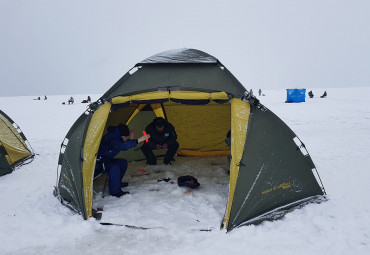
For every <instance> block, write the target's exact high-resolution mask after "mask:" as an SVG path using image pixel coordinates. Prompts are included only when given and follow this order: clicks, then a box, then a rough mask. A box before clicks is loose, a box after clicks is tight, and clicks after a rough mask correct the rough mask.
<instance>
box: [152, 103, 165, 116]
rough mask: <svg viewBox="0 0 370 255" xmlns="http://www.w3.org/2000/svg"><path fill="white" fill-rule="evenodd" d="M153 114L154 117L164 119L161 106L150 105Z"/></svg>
mask: <svg viewBox="0 0 370 255" xmlns="http://www.w3.org/2000/svg"><path fill="white" fill-rule="evenodd" d="M150 106H151V107H152V109H153V111H154V113H155V116H157V117H162V118H164V113H163V109H162V105H161V104H151V105H150Z"/></svg>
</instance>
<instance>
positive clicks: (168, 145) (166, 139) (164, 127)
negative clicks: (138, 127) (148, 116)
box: [141, 117, 179, 165]
mask: <svg viewBox="0 0 370 255" xmlns="http://www.w3.org/2000/svg"><path fill="white" fill-rule="evenodd" d="M145 131H146V133H147V134H150V139H149V141H148V142H147V143H144V144H143V146H141V150H142V152H143V153H144V156H145V158H146V161H147V164H149V165H156V164H157V159H156V157H155V155H154V153H153V150H156V149H167V152H166V155H165V156H164V159H163V163H164V164H166V165H170V164H171V161H175V159H174V158H173V157H174V156H175V154H176V151H177V149H178V148H179V144H178V142H177V141H176V140H177V134H176V131H175V128H174V127H173V126H172V124H171V123H169V122H168V121H167V120H165V119H164V118H162V117H158V118H155V119H154V120H153V122H152V123H150V124H149V125H148V126H147V127H146V128H145Z"/></svg>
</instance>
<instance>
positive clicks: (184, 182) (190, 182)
mask: <svg viewBox="0 0 370 255" xmlns="http://www.w3.org/2000/svg"><path fill="white" fill-rule="evenodd" d="M177 184H178V185H179V186H180V187H189V188H192V189H196V188H198V187H199V186H200V184H199V182H198V180H197V179H196V178H195V177H193V176H190V175H185V176H180V177H179V178H177Z"/></svg>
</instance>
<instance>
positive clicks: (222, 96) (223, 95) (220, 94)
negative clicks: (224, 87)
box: [211, 92, 229, 100]
mask: <svg viewBox="0 0 370 255" xmlns="http://www.w3.org/2000/svg"><path fill="white" fill-rule="evenodd" d="M211 99H212V100H228V99H229V97H228V96H227V94H226V92H214V93H211Z"/></svg>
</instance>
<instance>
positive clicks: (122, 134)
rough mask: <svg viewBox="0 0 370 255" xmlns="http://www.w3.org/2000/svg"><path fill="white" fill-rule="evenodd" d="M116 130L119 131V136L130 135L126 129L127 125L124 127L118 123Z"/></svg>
mask: <svg viewBox="0 0 370 255" xmlns="http://www.w3.org/2000/svg"><path fill="white" fill-rule="evenodd" d="M118 130H119V134H120V135H121V136H129V135H130V130H129V129H128V126H127V125H124V124H122V123H120V124H119V125H118Z"/></svg>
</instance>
